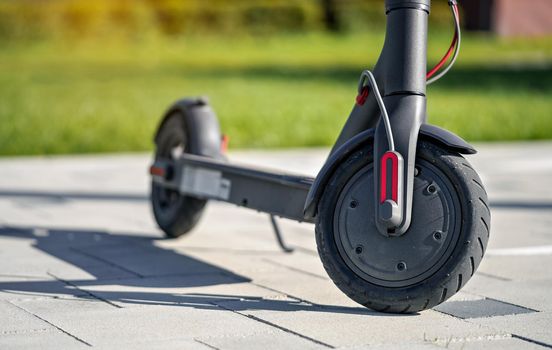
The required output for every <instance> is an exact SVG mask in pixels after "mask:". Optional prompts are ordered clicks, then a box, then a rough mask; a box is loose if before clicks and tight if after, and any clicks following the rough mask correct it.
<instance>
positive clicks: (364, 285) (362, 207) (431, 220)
mask: <svg viewBox="0 0 552 350" xmlns="http://www.w3.org/2000/svg"><path fill="white" fill-rule="evenodd" d="M416 173H417V175H416V176H415V180H414V194H413V211H412V221H411V225H410V227H409V229H408V230H407V232H406V233H405V234H404V235H402V236H399V237H388V236H385V235H383V234H381V233H380V232H379V231H378V230H377V229H376V226H375V222H374V220H375V214H374V212H375V211H374V198H375V196H374V192H373V191H374V174H373V148H372V145H371V144H370V145H366V146H365V147H363V148H362V149H360V150H358V151H357V152H355V153H354V154H352V155H351V156H350V157H349V158H348V159H347V160H345V161H344V162H343V163H342V164H341V165H340V166H339V167H338V168H337V169H336V171H335V173H334V174H333V176H332V178H331V179H330V181H329V183H328V186H327V187H326V189H325V191H324V194H323V196H322V198H321V201H320V203H319V207H318V219H317V223H316V240H317V245H318V252H319V255H320V258H321V260H322V263H323V265H324V268H325V269H326V271H327V272H328V274H329V276H330V278H331V279H332V280H333V281H334V283H335V284H336V285H337V287H338V288H339V289H341V290H342V291H343V292H344V293H345V294H347V295H348V296H349V297H350V298H351V299H353V300H355V301H356V302H358V303H360V304H362V305H364V306H366V307H368V308H371V309H374V310H377V311H381V312H390V313H413V312H417V311H421V310H424V309H428V308H432V307H433V306H435V305H438V304H440V303H442V302H443V301H445V300H446V299H448V298H450V297H451V296H452V295H453V294H455V293H456V292H458V291H459V290H460V288H462V287H463V286H464V285H465V284H466V282H467V281H468V280H469V279H470V278H471V276H473V274H474V273H475V270H476V269H477V267H478V265H479V263H480V261H481V258H482V257H483V254H484V253H485V248H486V245H487V241H488V238H489V224H490V211H489V207H488V204H487V194H486V192H485V189H484V188H483V186H482V182H481V180H480V179H479V176H478V175H477V173H476V172H475V171H474V170H473V168H472V167H471V166H470V165H469V163H468V162H467V161H466V160H465V159H464V158H463V157H462V156H461V155H459V154H457V153H454V152H450V151H448V150H446V149H444V148H442V147H440V146H438V145H436V144H433V143H430V142H428V141H425V140H421V141H420V142H419V144H418V149H417V159H416Z"/></svg>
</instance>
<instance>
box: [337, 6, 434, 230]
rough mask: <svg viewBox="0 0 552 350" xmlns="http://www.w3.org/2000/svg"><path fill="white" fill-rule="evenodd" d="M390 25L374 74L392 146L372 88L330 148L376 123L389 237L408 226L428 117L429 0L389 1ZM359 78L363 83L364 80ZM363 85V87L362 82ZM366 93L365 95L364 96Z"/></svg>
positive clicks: (382, 215)
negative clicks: (418, 147) (421, 135)
mask: <svg viewBox="0 0 552 350" xmlns="http://www.w3.org/2000/svg"><path fill="white" fill-rule="evenodd" d="M385 7H386V14H387V27H386V34H385V43H384V46H383V50H382V53H381V55H380V57H379V59H378V62H377V64H376V67H375V68H374V77H375V80H376V81H377V85H378V87H379V89H378V90H379V91H380V93H381V95H382V96H384V98H383V102H384V105H385V108H386V109H387V112H388V115H389V124H390V126H391V130H392V134H393V140H394V143H395V149H394V151H393V150H392V149H391V147H390V145H389V142H388V134H387V133H386V130H385V127H384V123H383V120H382V118H381V117H380V115H381V108H378V104H377V103H376V99H375V98H374V93H373V91H368V94H365V95H364V96H362V95H359V98H357V104H356V105H355V106H354V108H353V110H352V112H351V115H350V116H349V118H348V120H347V122H346V123H345V126H344V127H343V130H342V131H341V134H340V135H339V138H338V140H337V141H336V144H335V145H334V148H333V149H332V153H333V152H334V151H335V150H337V149H338V148H339V147H340V146H341V145H343V144H344V143H345V142H346V141H347V140H349V139H350V138H352V137H353V136H354V135H356V134H358V133H360V132H362V131H364V130H366V129H369V128H372V127H375V139H374V175H375V176H374V184H375V189H376V190H375V191H374V193H375V198H373V200H374V201H375V204H376V206H375V207H376V208H377V210H376V213H375V215H376V226H377V227H378V230H379V231H380V232H381V233H382V234H384V235H387V236H396V235H402V234H404V233H405V232H406V230H407V229H408V227H409V226H410V221H411V216H412V193H413V185H414V172H415V160H416V143H417V141H418V133H419V131H420V127H421V125H422V124H423V123H425V121H426V97H425V92H426V50H427V18H428V15H429V8H430V0H386V1H385ZM362 82H363V80H362V78H361V85H362ZM361 87H362V86H361ZM360 97H362V98H360Z"/></svg>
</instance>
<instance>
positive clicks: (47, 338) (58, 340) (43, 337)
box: [0, 329, 90, 350]
mask: <svg viewBox="0 0 552 350" xmlns="http://www.w3.org/2000/svg"><path fill="white" fill-rule="evenodd" d="M0 348H1V349H45V350H49V349H52V350H59V349H90V347H89V346H88V345H86V344H84V343H81V342H79V341H78V340H76V339H73V338H71V337H70V336H68V335H65V334H63V333H62V332H60V331H59V330H57V329H51V330H47V331H30V332H26V333H16V334H0Z"/></svg>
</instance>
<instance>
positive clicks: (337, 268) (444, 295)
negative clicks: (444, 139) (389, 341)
mask: <svg viewBox="0 0 552 350" xmlns="http://www.w3.org/2000/svg"><path fill="white" fill-rule="evenodd" d="M417 158H418V159H420V158H421V159H424V160H426V161H429V162H431V163H432V165H434V166H436V167H437V168H438V169H439V170H440V171H442V172H443V173H444V174H445V175H446V177H447V178H448V179H449V180H450V181H451V183H452V184H453V185H454V187H455V188H456V191H457V195H458V197H459V199H460V206H461V228H460V231H459V232H460V233H459V237H458V240H457V241H456V243H455V246H454V248H453V249H452V251H451V253H450V254H449V256H448V258H447V259H446V261H445V263H444V264H443V265H442V266H441V267H440V269H438V270H437V271H436V272H435V273H433V274H432V275H430V276H429V277H427V278H426V279H424V280H422V281H419V282H417V283H415V284H413V285H408V286H406V287H398V288H397V287H395V288H392V287H383V286H380V285H376V284H373V283H370V282H368V281H366V280H364V279H363V278H361V277H360V276H359V275H357V274H356V273H355V272H354V271H353V270H352V269H351V268H349V267H348V265H347V264H346V262H345V261H344V259H343V257H342V256H341V255H340V253H339V250H338V248H337V245H336V244H337V243H336V240H335V236H334V232H333V230H334V229H333V227H334V223H333V220H334V211H335V210H336V209H335V208H336V204H337V201H338V198H339V195H340V193H341V191H342V189H343V188H344V186H345V184H346V183H347V181H348V180H349V179H351V178H352V177H353V176H354V175H355V174H356V173H357V172H358V171H360V170H361V169H362V168H363V167H366V166H367V165H369V164H370V163H372V161H373V148H372V145H371V144H368V145H366V146H364V147H363V148H362V149H360V150H358V151H356V152H355V153H353V154H352V155H351V156H350V157H349V158H348V159H346V160H345V161H344V162H343V163H342V164H341V165H340V166H339V167H338V168H337V169H336V171H335V173H334V174H333V176H332V178H331V179H330V181H329V183H328V185H327V187H326V188H325V191H324V194H323V195H322V198H321V200H320V203H319V206H318V216H317V223H316V227H315V230H316V242H317V246H318V253H319V255H320V259H321V260H322V263H323V265H324V268H325V269H326V271H327V273H328V275H329V276H330V278H331V279H332V280H333V282H334V283H335V284H336V286H337V287H338V288H339V289H340V290H341V291H343V292H344V293H345V294H346V295H347V296H349V297H350V298H351V299H353V300H354V301H356V302H358V303H359V304H361V305H364V306H366V307H368V308H370V309H373V310H376V311H380V312H388V313H414V312H418V311H421V310H425V309H430V308H432V307H434V306H436V305H438V304H440V303H442V302H444V301H445V300H447V299H448V298H450V297H451V296H452V295H453V294H455V293H456V292H458V291H459V290H460V288H462V287H463V286H464V285H465V284H466V282H467V281H468V280H469V279H470V278H471V277H472V276H473V274H474V273H475V271H476V269H477V267H478V266H479V263H480V262H481V259H482V258H483V255H484V253H485V249H486V246H487V242H488V240H489V229H490V210H489V206H488V204H487V203H488V201H487V193H486V192H485V189H484V187H483V184H482V182H481V179H480V178H479V176H478V175H477V173H476V172H475V170H474V169H473V168H472V167H471V165H470V164H469V163H468V162H467V160H466V159H465V158H463V157H462V156H461V155H460V154H457V153H454V152H450V151H448V150H446V149H444V148H442V147H440V146H438V145H435V144H433V143H430V142H428V141H425V140H420V141H419V142H418V149H417ZM406 234H408V231H407V232H406Z"/></svg>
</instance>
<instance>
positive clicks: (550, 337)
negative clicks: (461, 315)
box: [469, 312, 552, 348]
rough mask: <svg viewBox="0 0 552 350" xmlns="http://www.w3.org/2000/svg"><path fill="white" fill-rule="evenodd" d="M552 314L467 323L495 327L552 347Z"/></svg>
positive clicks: (507, 317)
mask: <svg viewBox="0 0 552 350" xmlns="http://www.w3.org/2000/svg"><path fill="white" fill-rule="evenodd" d="M551 316H552V313H551V312H538V313H530V314H523V315H515V316H512V315H509V316H499V317H492V318H481V319H471V320H469V322H471V323H475V324H478V325H482V326H489V325H492V327H497V328H500V329H503V330H505V331H506V332H509V333H511V334H512V335H515V336H520V337H524V338H527V339H531V340H534V341H537V342H540V343H543V344H545V345H547V346H548V347H549V348H550V347H552V331H551V330H552V318H551Z"/></svg>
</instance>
